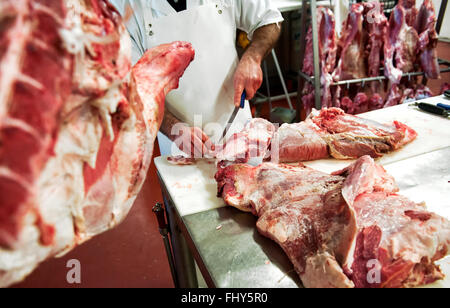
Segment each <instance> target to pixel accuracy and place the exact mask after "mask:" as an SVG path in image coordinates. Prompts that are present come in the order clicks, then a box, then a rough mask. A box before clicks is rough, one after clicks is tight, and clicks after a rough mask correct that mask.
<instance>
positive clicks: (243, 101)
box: [222, 90, 247, 139]
mask: <svg viewBox="0 0 450 308" xmlns="http://www.w3.org/2000/svg"><path fill="white" fill-rule="evenodd" d="M246 97H247V93H246V92H245V90H244V92H243V93H242V96H241V105H240V106H239V107H235V108H234V111H233V113H232V114H231V117H230V119H229V120H228V122H227V124H226V125H225V129H224V130H223V134H222V139H224V138H225V136H226V135H227V133H228V130H229V129H230V127H231V124H233V122H234V119H236V116H237V114H238V112H239V110H240V109H244V107H245V98H246Z"/></svg>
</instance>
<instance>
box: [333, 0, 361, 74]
mask: <svg viewBox="0 0 450 308" xmlns="http://www.w3.org/2000/svg"><path fill="white" fill-rule="evenodd" d="M363 12H364V6H363V5H362V4H353V5H352V6H351V8H350V13H349V15H348V18H347V20H346V21H345V23H344V27H343V30H342V34H341V38H340V39H339V42H338V54H339V57H340V59H339V62H338V65H337V68H336V70H335V71H334V72H333V79H334V80H336V81H339V80H348V79H360V78H366V77H367V73H366V64H365V61H364V59H365V44H364V30H363V21H364V17H363Z"/></svg>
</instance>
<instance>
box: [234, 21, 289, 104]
mask: <svg viewBox="0 0 450 308" xmlns="http://www.w3.org/2000/svg"><path fill="white" fill-rule="evenodd" d="M280 33H281V27H280V25H279V24H270V25H266V26H263V27H261V28H258V29H256V31H255V32H254V34H253V40H252V42H251V43H250V45H249V46H248V48H247V50H246V51H245V52H244V54H243V55H242V58H241V61H240V62H239V65H238V67H237V69H236V72H235V73H234V105H235V106H236V107H238V106H239V105H240V103H241V96H242V93H243V92H244V90H245V91H246V92H247V99H249V100H250V99H252V98H253V97H254V96H255V94H256V91H257V90H258V89H259V88H260V87H261V84H262V81H263V73H262V70H261V63H262V61H263V60H264V58H265V57H266V56H267V55H268V54H269V53H270V51H271V50H272V48H274V47H275V44H276V42H277V40H278V38H279V37H280Z"/></svg>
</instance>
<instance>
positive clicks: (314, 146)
mask: <svg viewBox="0 0 450 308" xmlns="http://www.w3.org/2000/svg"><path fill="white" fill-rule="evenodd" d="M360 96H364V97H363V98H361V100H363V99H365V103H364V104H366V107H367V104H368V101H367V97H365V94H364V95H363V94H362V95H360ZM416 137H417V133H416V132H415V131H414V130H413V129H411V128H410V127H408V126H406V125H404V124H402V123H400V122H394V123H392V124H389V125H384V124H380V123H377V122H375V121H370V120H366V119H363V118H359V117H356V116H352V115H349V114H346V113H344V111H342V110H341V109H339V108H324V109H322V110H321V111H316V110H314V111H313V112H312V113H311V115H310V117H309V118H308V119H307V120H306V121H303V122H301V123H295V124H283V125H282V126H281V127H280V128H279V129H278V130H276V127H275V126H274V125H273V124H271V123H269V122H267V121H266V120H263V119H253V120H251V121H250V123H249V124H248V125H247V126H246V129H245V130H244V131H243V132H241V133H238V134H235V135H234V136H233V137H232V138H230V139H229V140H227V142H226V143H225V145H224V146H223V147H219V146H217V145H216V147H215V148H216V152H215V153H213V154H212V155H211V156H213V157H216V159H217V161H218V164H219V165H220V166H225V165H228V164H229V163H246V162H248V161H249V159H250V158H254V157H262V158H264V159H266V160H268V159H270V160H271V161H272V162H299V161H308V160H317V159H322V158H327V157H329V156H330V155H331V156H332V157H334V158H336V159H354V158H359V157H361V156H364V155H370V156H372V157H374V158H376V157H381V156H382V155H383V154H385V153H388V152H391V151H395V150H397V149H399V148H400V147H402V146H404V145H406V144H407V143H410V142H412V141H413V140H414V139H415V138H416Z"/></svg>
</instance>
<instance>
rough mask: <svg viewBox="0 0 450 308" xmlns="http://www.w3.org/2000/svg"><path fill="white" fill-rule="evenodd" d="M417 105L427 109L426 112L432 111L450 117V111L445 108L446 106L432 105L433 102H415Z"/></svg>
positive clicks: (424, 109)
mask: <svg viewBox="0 0 450 308" xmlns="http://www.w3.org/2000/svg"><path fill="white" fill-rule="evenodd" d="M414 105H415V106H417V107H419V109H421V110H423V111H426V112H430V113H433V114H437V115H440V116H444V117H448V116H449V115H450V112H449V111H447V110H445V109H444V108H441V107H438V106H435V105H432V104H427V103H415V104H414Z"/></svg>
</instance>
